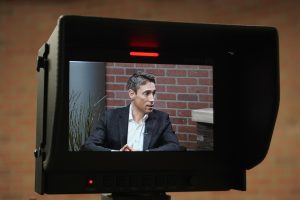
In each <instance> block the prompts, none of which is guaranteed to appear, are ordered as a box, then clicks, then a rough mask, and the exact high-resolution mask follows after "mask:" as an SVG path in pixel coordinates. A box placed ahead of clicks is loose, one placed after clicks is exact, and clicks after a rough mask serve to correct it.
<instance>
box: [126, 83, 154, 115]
mask: <svg viewBox="0 0 300 200" xmlns="http://www.w3.org/2000/svg"><path fill="white" fill-rule="evenodd" d="M155 92H156V88H155V84H154V83H152V82H149V81H147V82H146V84H145V85H141V86H140V88H139V89H138V90H137V92H136V93H135V92H134V91H133V90H129V97H130V98H131V100H132V103H133V105H134V107H135V108H136V109H137V111H138V112H142V113H149V112H152V110H153V106H154V98H155Z"/></svg>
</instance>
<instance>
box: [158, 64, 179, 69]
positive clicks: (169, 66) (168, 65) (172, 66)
mask: <svg viewBox="0 0 300 200" xmlns="http://www.w3.org/2000/svg"><path fill="white" fill-rule="evenodd" d="M156 66H157V68H167V69H169V68H175V65H173V64H157V65H156Z"/></svg>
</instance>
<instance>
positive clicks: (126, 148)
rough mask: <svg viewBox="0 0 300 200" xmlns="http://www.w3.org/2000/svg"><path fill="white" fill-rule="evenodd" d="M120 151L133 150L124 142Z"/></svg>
mask: <svg viewBox="0 0 300 200" xmlns="http://www.w3.org/2000/svg"><path fill="white" fill-rule="evenodd" d="M120 151H135V150H134V149H133V148H132V147H130V146H129V145H128V144H125V145H124V146H123V147H122V148H121V149H120Z"/></svg>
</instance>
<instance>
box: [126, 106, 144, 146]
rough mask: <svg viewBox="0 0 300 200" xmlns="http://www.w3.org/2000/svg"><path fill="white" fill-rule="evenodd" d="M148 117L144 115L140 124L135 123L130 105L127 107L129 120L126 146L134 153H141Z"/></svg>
mask: <svg viewBox="0 0 300 200" xmlns="http://www.w3.org/2000/svg"><path fill="white" fill-rule="evenodd" d="M147 118H148V115H147V114H145V115H144V117H143V119H142V120H141V122H139V123H137V122H135V121H134V119H133V112H132V104H130V107H129V120H128V132H127V144H128V145H129V146H130V147H131V148H133V149H134V150H136V151H143V146H144V133H145V121H146V119H147Z"/></svg>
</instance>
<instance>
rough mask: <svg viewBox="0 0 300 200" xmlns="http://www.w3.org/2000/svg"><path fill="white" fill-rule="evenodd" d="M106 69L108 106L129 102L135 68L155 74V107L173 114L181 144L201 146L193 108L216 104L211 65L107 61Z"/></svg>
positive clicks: (191, 146)
mask: <svg viewBox="0 0 300 200" xmlns="http://www.w3.org/2000/svg"><path fill="white" fill-rule="evenodd" d="M106 71H107V74H106V80H107V84H106V87H107V91H106V93H107V97H108V98H107V105H108V107H109V108H113V107H120V106H126V105H128V104H129V103H130V99H129V97H128V92H127V89H126V82H127V80H128V78H129V77H130V76H131V75H132V74H133V73H134V72H135V71H144V72H147V73H152V74H154V75H155V76H156V89H157V95H156V100H155V108H156V109H158V110H161V111H164V112H167V113H168V114H169V115H170V119H171V122H172V124H173V129H174V131H175V132H176V134H177V137H178V139H179V142H180V143H181V145H182V146H185V147H187V148H188V149H190V150H197V149H201V146H198V143H197V127H196V123H195V122H193V121H192V119H191V110H193V109H201V108H212V106H213V88H212V87H213V86H212V84H213V75H212V74H213V70H212V66H201V65H174V64H141V63H108V64H107V66H106Z"/></svg>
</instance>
